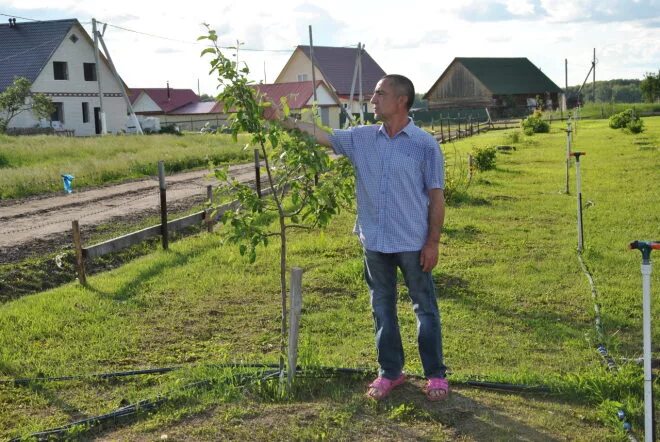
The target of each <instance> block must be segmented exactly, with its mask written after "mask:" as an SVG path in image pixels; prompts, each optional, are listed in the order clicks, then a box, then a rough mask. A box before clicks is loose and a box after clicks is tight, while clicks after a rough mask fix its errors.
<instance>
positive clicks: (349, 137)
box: [330, 129, 355, 161]
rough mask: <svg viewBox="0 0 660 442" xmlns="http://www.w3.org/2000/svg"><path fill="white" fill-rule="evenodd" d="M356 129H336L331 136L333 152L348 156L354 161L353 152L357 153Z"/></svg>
mask: <svg viewBox="0 0 660 442" xmlns="http://www.w3.org/2000/svg"><path fill="white" fill-rule="evenodd" d="M353 131H354V129H335V130H333V131H332V135H330V143H332V150H334V151H335V153H336V154H337V155H344V156H347V157H348V158H349V159H350V160H351V161H353V152H355V143H354V141H353Z"/></svg>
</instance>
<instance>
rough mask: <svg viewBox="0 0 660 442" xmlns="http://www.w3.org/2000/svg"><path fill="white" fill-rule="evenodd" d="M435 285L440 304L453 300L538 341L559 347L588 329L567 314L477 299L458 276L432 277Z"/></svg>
mask: <svg viewBox="0 0 660 442" xmlns="http://www.w3.org/2000/svg"><path fill="white" fill-rule="evenodd" d="M434 282H435V285H436V289H437V294H436V296H437V297H438V299H439V300H443V301H445V300H452V301H454V302H456V303H458V304H460V305H462V306H463V307H464V308H466V309H468V310H470V311H473V312H476V313H479V314H481V315H484V314H486V315H488V316H487V317H490V318H493V319H494V320H496V321H498V322H501V323H503V324H506V323H509V324H510V323H518V324H519V328H518V330H521V331H522V330H527V331H530V332H533V333H535V334H536V335H537V336H538V339H539V340H541V341H545V342H551V343H554V344H561V343H563V342H565V341H566V339H567V338H575V339H582V338H583V337H584V331H585V329H586V328H585V327H587V326H590V324H585V323H584V322H580V321H577V320H575V318H574V317H573V316H572V315H570V314H568V313H564V314H560V313H557V312H553V311H538V310H535V309H529V308H522V307H521V308H511V306H510V305H508V304H502V303H497V302H496V301H494V300H492V299H491V298H489V297H485V296H479V295H478V293H476V292H475V291H474V290H472V288H471V287H470V284H469V281H467V280H466V279H464V278H461V277H459V276H455V275H447V274H442V275H439V276H435V277H434ZM514 307H515V306H514ZM495 318H497V319H495Z"/></svg>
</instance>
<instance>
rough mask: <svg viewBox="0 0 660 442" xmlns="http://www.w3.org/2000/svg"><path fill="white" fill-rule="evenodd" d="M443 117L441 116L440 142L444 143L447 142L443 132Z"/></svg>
mask: <svg viewBox="0 0 660 442" xmlns="http://www.w3.org/2000/svg"><path fill="white" fill-rule="evenodd" d="M442 126H443V125H442V117H440V142H441V143H444V142H445V133H444V132H443V127H442Z"/></svg>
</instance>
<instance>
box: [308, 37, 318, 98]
mask: <svg viewBox="0 0 660 442" xmlns="http://www.w3.org/2000/svg"><path fill="white" fill-rule="evenodd" d="M309 58H310V60H312V90H313V91H314V104H315V105H316V104H317V97H316V72H315V71H316V68H315V67H314V42H313V40H312V25H309Z"/></svg>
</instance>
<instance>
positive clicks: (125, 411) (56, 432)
mask: <svg viewBox="0 0 660 442" xmlns="http://www.w3.org/2000/svg"><path fill="white" fill-rule="evenodd" d="M278 373H279V370H271V371H269V372H267V374H266V375H265V376H264V375H263V373H260V374H259V376H254V375H253V376H241V378H242V379H240V380H239V383H240V384H241V385H244V383H245V382H246V381H249V380H253V379H255V378H258V377H260V376H261V379H262V380H265V379H268V378H269V377H271V376H273V375H274V374H278ZM212 384H213V382H212V381H210V380H203V381H197V382H193V383H191V384H188V385H185V386H183V387H182V389H183V390H190V389H193V388H199V387H207V386H209V385H212ZM168 400H170V399H169V398H168V397H167V396H164V395H158V396H157V397H156V398H154V399H143V400H141V401H138V402H135V403H133V404H129V405H125V406H123V407H121V408H118V409H116V410H114V411H111V412H110V413H106V414H102V415H99V416H93V417H89V418H86V419H81V420H78V421H75V422H71V423H69V424H66V425H63V426H61V427H57V428H50V429H48V430H43V431H39V432H36V433H32V434H30V435H28V436H27V439H29V440H31V439H36V440H38V441H47V440H52V439H53V438H57V437H62V436H64V435H65V433H67V432H68V431H70V430H71V429H72V428H74V427H77V426H87V428H91V427H93V426H98V425H100V424H102V423H104V422H107V421H117V420H118V419H121V418H124V417H128V416H132V415H134V414H137V413H138V412H144V411H150V410H154V409H156V408H158V407H159V406H161V405H162V404H164V403H165V402H167V401H168ZM22 440H23V437H17V438H14V439H11V440H10V442H20V441H22Z"/></svg>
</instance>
